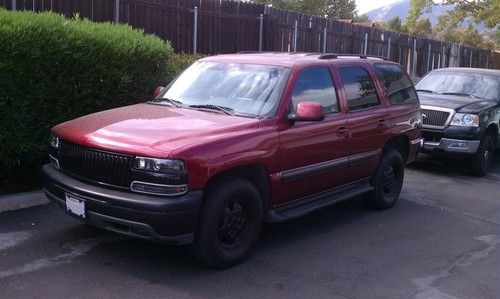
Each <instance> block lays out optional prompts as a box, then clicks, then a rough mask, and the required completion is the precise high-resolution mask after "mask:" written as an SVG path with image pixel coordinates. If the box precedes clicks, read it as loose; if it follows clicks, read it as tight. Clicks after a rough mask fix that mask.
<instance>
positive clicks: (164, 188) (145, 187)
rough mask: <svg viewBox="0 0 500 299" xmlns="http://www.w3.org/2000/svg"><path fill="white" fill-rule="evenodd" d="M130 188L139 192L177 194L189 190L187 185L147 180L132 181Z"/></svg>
mask: <svg viewBox="0 0 500 299" xmlns="http://www.w3.org/2000/svg"><path fill="white" fill-rule="evenodd" d="M130 190H132V191H134V192H138V193H146V194H154V195H166V196H175V195H182V194H184V193H186V192H187V190H188V187H187V185H160V184H152V183H145V182H132V184H131V185H130Z"/></svg>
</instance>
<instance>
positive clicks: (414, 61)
mask: <svg viewBox="0 0 500 299" xmlns="http://www.w3.org/2000/svg"><path fill="white" fill-rule="evenodd" d="M411 68H412V74H413V77H416V76H417V39H416V38H415V39H413V65H412V67H411Z"/></svg>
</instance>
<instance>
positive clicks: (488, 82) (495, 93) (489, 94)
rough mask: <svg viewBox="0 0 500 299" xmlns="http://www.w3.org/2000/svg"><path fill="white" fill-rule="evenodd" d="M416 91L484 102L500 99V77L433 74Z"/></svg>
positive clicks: (449, 73) (423, 79) (471, 74)
mask: <svg viewBox="0 0 500 299" xmlns="http://www.w3.org/2000/svg"><path fill="white" fill-rule="evenodd" d="M415 87H416V89H417V90H418V91H422V92H433V93H439V94H456V95H465V96H470V97H471V101H472V100H477V98H481V99H485V100H498V99H500V94H499V93H500V77H498V76H490V75H483V74H475V73H451V72H434V73H430V74H429V75H427V76H425V77H424V78H422V80H420V82H418V83H417V85H416V86H415Z"/></svg>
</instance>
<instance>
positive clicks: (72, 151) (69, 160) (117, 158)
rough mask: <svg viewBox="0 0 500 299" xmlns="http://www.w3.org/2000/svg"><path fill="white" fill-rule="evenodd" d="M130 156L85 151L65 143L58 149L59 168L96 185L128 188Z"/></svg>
mask: <svg viewBox="0 0 500 299" xmlns="http://www.w3.org/2000/svg"><path fill="white" fill-rule="evenodd" d="M131 159H132V157H131V156H126V155H119V154H113V153H107V152H102V151H97V150H91V149H86V148H83V147H79V146H76V145H73V144H70V143H67V142H61V145H60V148H59V166H60V168H61V169H62V170H63V171H65V172H66V173H68V174H70V175H73V176H76V177H79V178H82V179H85V180H89V181H93V182H97V183H102V184H106V185H112V186H117V187H125V188H128V187H129V185H130V181H131V180H130V177H129V176H130V165H131Z"/></svg>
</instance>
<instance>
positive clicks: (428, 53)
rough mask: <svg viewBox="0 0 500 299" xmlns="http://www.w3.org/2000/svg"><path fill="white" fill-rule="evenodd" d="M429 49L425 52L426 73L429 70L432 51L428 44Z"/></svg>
mask: <svg viewBox="0 0 500 299" xmlns="http://www.w3.org/2000/svg"><path fill="white" fill-rule="evenodd" d="M428 48H429V49H428V50H427V72H428V71H429V69H430V68H431V51H432V45H431V44H429V47H428Z"/></svg>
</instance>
